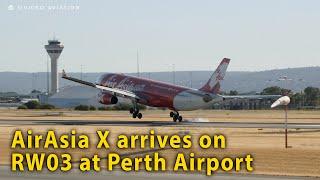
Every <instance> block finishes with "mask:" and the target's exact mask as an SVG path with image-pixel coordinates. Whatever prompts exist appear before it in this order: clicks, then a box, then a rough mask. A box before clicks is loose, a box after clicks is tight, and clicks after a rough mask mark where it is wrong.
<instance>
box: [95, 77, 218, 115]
mask: <svg viewBox="0 0 320 180" xmlns="http://www.w3.org/2000/svg"><path fill="white" fill-rule="evenodd" d="M96 84H97V85H100V86H104V87H109V88H117V89H121V90H125V91H130V92H134V93H135V94H136V95H137V96H139V97H140V98H141V99H140V100H139V101H138V103H140V104H144V105H147V106H152V107H165V108H169V109H171V110H176V111H180V110H196V109H200V108H203V107H206V106H209V105H212V103H214V102H218V101H221V100H222V98H221V97H220V96H218V95H215V96H214V97H215V98H214V99H213V100H211V101H208V102H207V101H205V100H204V98H203V97H201V96H199V95H196V94H197V93H198V92H199V90H197V89H192V88H188V87H182V86H177V85H174V84H169V83H164V82H159V81H155V80H150V79H145V78H139V77H134V76H128V75H124V74H116V73H108V74H103V75H101V76H100V77H99V78H98V80H97V81H96Z"/></svg>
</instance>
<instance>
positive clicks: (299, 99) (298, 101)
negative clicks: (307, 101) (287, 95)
mask: <svg viewBox="0 0 320 180" xmlns="http://www.w3.org/2000/svg"><path fill="white" fill-rule="evenodd" d="M303 96H304V94H303V93H295V94H293V95H292V96H291V102H290V104H292V105H293V106H294V107H301V106H303V98H304V97H303Z"/></svg>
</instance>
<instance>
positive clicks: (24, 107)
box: [18, 105, 28, 109]
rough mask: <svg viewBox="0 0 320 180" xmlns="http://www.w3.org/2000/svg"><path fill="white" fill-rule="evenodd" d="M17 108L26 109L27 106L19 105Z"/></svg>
mask: <svg viewBox="0 0 320 180" xmlns="http://www.w3.org/2000/svg"><path fill="white" fill-rule="evenodd" d="M18 109H28V107H27V106H26V105H20V106H18Z"/></svg>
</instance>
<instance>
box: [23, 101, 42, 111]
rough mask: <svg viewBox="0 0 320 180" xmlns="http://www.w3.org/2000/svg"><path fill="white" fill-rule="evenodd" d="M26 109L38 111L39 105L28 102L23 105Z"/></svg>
mask: <svg viewBox="0 0 320 180" xmlns="http://www.w3.org/2000/svg"><path fill="white" fill-rule="evenodd" d="M24 105H25V106H27V108H28V109H39V107H40V103H39V102H38V101H29V102H27V103H25V104H24Z"/></svg>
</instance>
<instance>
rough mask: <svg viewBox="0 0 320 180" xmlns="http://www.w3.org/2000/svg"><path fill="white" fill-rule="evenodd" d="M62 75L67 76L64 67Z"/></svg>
mask: <svg viewBox="0 0 320 180" xmlns="http://www.w3.org/2000/svg"><path fill="white" fill-rule="evenodd" d="M62 77H67V74H66V72H65V71H64V69H62Z"/></svg>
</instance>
